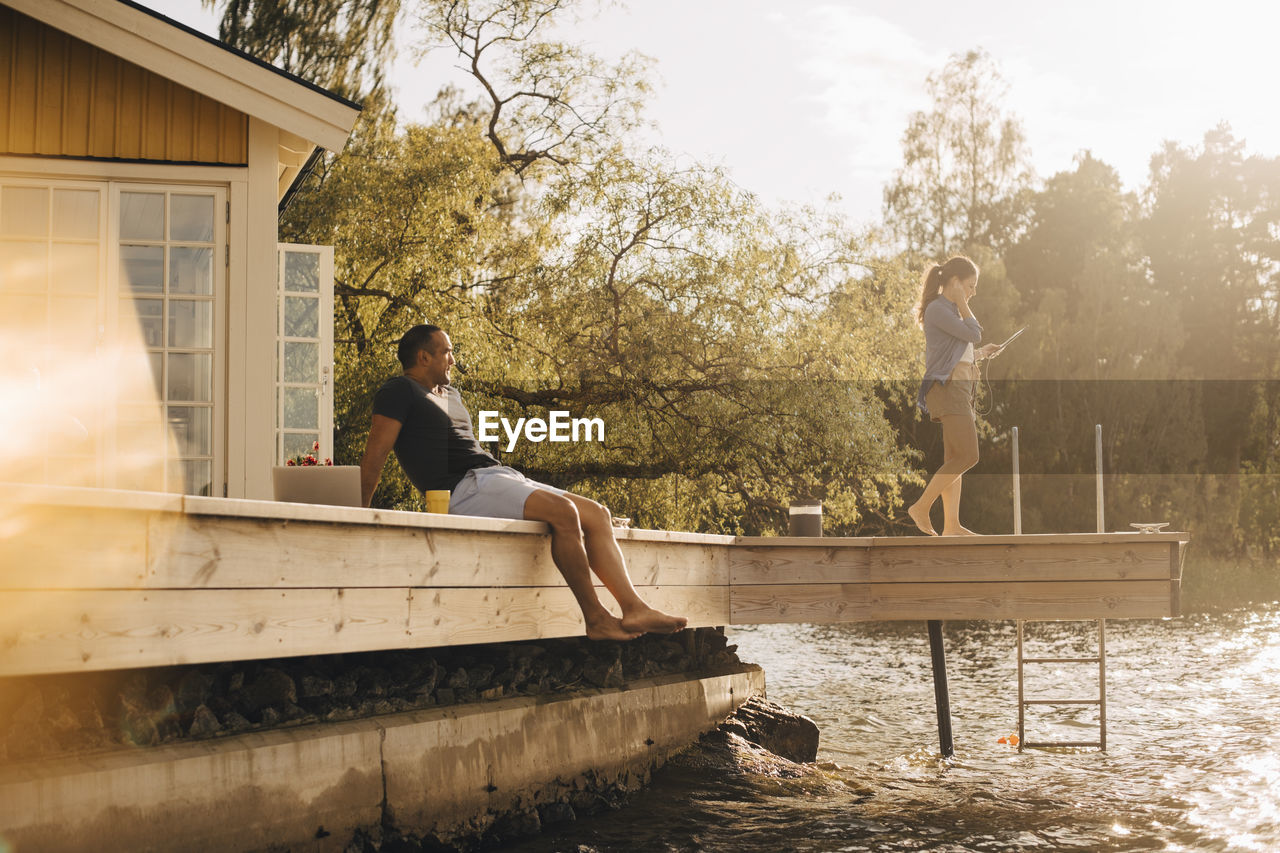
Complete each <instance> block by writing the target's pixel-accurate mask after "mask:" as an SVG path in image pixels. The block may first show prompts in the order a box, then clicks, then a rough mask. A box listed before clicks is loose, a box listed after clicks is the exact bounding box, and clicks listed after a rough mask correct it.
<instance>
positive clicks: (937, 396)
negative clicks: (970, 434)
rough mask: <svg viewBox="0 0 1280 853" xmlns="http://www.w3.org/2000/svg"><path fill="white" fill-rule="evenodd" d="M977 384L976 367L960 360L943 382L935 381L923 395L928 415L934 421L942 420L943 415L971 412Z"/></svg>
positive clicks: (971, 414) (969, 414) (969, 413)
mask: <svg viewBox="0 0 1280 853" xmlns="http://www.w3.org/2000/svg"><path fill="white" fill-rule="evenodd" d="M977 385H978V367H977V365H975V364H972V363H970V362H967V361H962V362H960V363H959V364H957V365H956V367H955V369H954V370H952V371H951V378H950V379H948V380H947V381H946V382H945V383H937V382H935V383H934V385H933V387H932V388H930V389H929V391H928V392H927V393H926V394H925V395H924V404H925V405H926V406H928V407H929V417H930V418H932V419H933V420H935V421H940V420H942V418H943V416H944V415H968V416H969V417H971V418H972V417H975V416H974V413H973V396H974V391H975V390H976V388H977Z"/></svg>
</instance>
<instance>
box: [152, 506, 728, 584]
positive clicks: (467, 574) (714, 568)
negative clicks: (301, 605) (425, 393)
mask: <svg viewBox="0 0 1280 853" xmlns="http://www.w3.org/2000/svg"><path fill="white" fill-rule="evenodd" d="M169 522H170V520H169V519H168V518H164V517H159V516H157V517H156V518H154V519H153V524H152V527H151V534H150V537H149V549H148V551H149V558H148V562H147V577H146V581H145V586H147V587H150V588H155V589H185V588H201V587H205V588H214V587H221V588H261V587H340V586H345V587H390V586H432V587H438V586H439V587H447V586H474V587H503V586H520V587H523V586H559V585H560V584H562V583H563V580H562V578H561V575H560V572H559V570H558V569H556V567H555V564H554V563H553V562H552V560H551V549H550V536H549V535H547V534H537V535H531V534H526V533H514V534H513V533H492V532H480V531H472V530H457V529H434V530H433V529H423V528H408V527H386V528H378V529H370V528H368V527H365V526H349V525H341V524H317V523H309V522H274V521H266V520H258V519H248V518H214V517H199V516H197V517H187V518H185V519H184V520H183V523H181V524H178V525H174V524H172V523H169ZM619 546H620V547H621V549H622V552H623V556H624V558H625V559H626V561H627V564H628V568H629V569H630V572H631V578H632V581H633V582H634V583H635V584H637V585H658V584H661V585H693V586H705V585H715V584H725V583H727V581H728V555H727V553H726V549H725V548H723V547H722V548H712V547H708V546H706V545H694V544H690V543H680V542H676V543H654V542H645V541H636V540H624V541H621V542H619Z"/></svg>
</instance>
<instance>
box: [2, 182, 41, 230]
mask: <svg viewBox="0 0 1280 853" xmlns="http://www.w3.org/2000/svg"><path fill="white" fill-rule="evenodd" d="M48 235H49V190H48V189H47V188H46V187H14V186H7V187H2V188H0V237H48Z"/></svg>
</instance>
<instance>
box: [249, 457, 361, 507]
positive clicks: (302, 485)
mask: <svg viewBox="0 0 1280 853" xmlns="http://www.w3.org/2000/svg"><path fill="white" fill-rule="evenodd" d="M271 486H272V491H273V492H274V493H275V499H276V500H278V501H286V502H288V503H298V504H329V505H331V506H360V466H359V465H277V466H275V467H274V468H272V469H271Z"/></svg>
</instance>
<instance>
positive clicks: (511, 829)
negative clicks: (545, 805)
mask: <svg viewBox="0 0 1280 853" xmlns="http://www.w3.org/2000/svg"><path fill="white" fill-rule="evenodd" d="M541 830H542V819H541V818H540V817H539V816H538V810H537V809H534V808H526V809H520V810H519V811H511V812H507V813H506V814H503V815H502V816H501V817H499V818H498V819H497V820H496V821H494V823H493V829H492V834H493V835H494V836H496V837H497V838H498V839H500V840H503V841H506V840H514V839H517V838H527V837H528V836H530V835H537V834H538V833H539V832H540V831H541Z"/></svg>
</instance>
